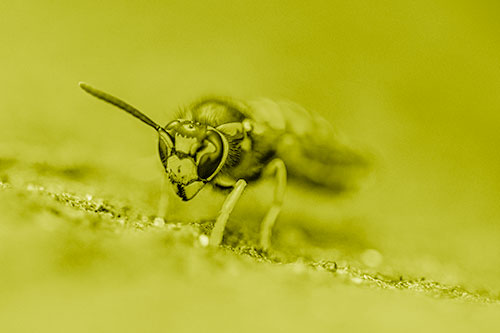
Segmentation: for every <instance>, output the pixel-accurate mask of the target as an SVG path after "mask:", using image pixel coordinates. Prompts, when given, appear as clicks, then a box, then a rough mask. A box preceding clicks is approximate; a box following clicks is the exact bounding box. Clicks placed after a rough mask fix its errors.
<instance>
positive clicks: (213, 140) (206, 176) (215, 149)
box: [196, 131, 224, 181]
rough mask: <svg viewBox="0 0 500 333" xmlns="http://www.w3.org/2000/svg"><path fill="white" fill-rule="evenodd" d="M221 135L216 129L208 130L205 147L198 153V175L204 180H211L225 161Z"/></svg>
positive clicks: (204, 142)
mask: <svg viewBox="0 0 500 333" xmlns="http://www.w3.org/2000/svg"><path fill="white" fill-rule="evenodd" d="M220 136H221V134H219V133H217V132H215V131H208V133H207V137H206V138H205V139H204V140H203V148H202V149H201V150H200V151H199V152H198V154H197V155H196V160H197V162H198V176H199V177H200V178H201V179H203V180H207V181H210V180H211V179H212V178H213V177H214V176H215V174H216V172H218V170H220V168H221V167H222V164H223V163H224V158H223V157H224V144H223V141H222V138H221V137H220Z"/></svg>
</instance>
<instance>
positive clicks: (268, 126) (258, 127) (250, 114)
mask: <svg viewBox="0 0 500 333" xmlns="http://www.w3.org/2000/svg"><path fill="white" fill-rule="evenodd" d="M80 87H81V88H82V89H83V90H85V91H86V92H87V93H89V94H91V95H93V96H95V97H97V98H99V99H101V100H103V101H105V102H108V103H110V104H113V105H115V106H117V107H118V108H120V109H122V110H124V111H126V112H128V113H129V114H131V115H132V116H134V117H136V118H138V119H139V120H141V121H142V122H144V123H146V124H147V125H149V126H151V127H152V128H154V129H155V130H156V131H157V133H158V135H159V144H158V150H159V155H160V159H161V163H162V164H163V167H164V168H165V172H166V174H165V175H166V177H168V181H169V182H170V183H171V185H172V187H173V189H174V191H175V193H176V194H177V195H178V196H179V197H180V198H181V199H182V200H184V201H188V200H190V199H192V198H193V197H195V196H196V194H197V193H198V192H199V191H200V190H201V189H202V188H203V187H204V186H205V185H206V184H211V185H212V186H214V187H215V188H218V189H226V190H227V189H229V190H231V191H230V193H229V195H228V196H227V197H226V199H225V201H224V203H223V205H222V208H221V210H220V212H219V215H218V216H217V219H216V221H215V225H214V228H213V229H212V232H211V235H210V238H209V244H210V245H212V246H218V245H219V244H220V243H221V241H222V237H223V234H224V229H225V226H226V223H227V221H228V219H229V216H230V214H231V212H232V210H233V208H234V207H235V205H236V203H237V201H238V200H239V198H240V197H241V195H242V193H243V190H244V189H245V187H246V186H247V183H251V182H254V181H256V180H258V179H260V178H262V177H264V176H271V177H274V179H275V185H274V186H275V189H274V194H273V199H272V203H271V207H270V208H269V210H268V211H267V213H266V215H265V217H264V219H263V220H262V223H261V231H260V246H261V247H262V248H263V249H268V248H269V247H270V245H271V236H272V230H273V226H274V224H275V222H276V219H277V218H278V215H279V213H280V211H281V206H282V204H283V199H284V195H285V188H286V184H287V170H288V174H289V176H290V177H293V178H296V179H298V180H303V181H306V182H307V183H309V184H312V185H315V186H318V187H322V188H326V189H328V190H330V191H332V192H335V193H339V192H343V191H346V190H350V189H353V188H355V187H356V184H357V179H359V176H360V175H361V174H363V173H365V172H366V170H367V166H368V164H369V163H368V159H367V158H366V155H365V154H363V153H360V152H359V151H356V150H354V149H352V148H350V147H348V146H347V145H345V144H341V143H340V141H339V140H338V136H337V135H336V134H335V132H334V131H333V129H332V127H331V125H330V124H329V123H328V122H327V121H326V120H325V119H324V118H322V117H320V116H319V115H317V114H314V113H312V112H308V111H307V110H305V109H304V108H302V107H300V106H299V105H297V104H294V103H291V102H275V101H271V100H268V99H262V100H257V101H253V102H242V101H237V100H235V99H230V98H220V97H210V98H204V99H201V100H199V101H197V102H195V103H193V104H192V105H191V106H190V107H188V108H186V109H184V110H182V114H181V115H180V117H179V118H178V119H175V120H173V121H171V122H169V123H168V124H167V125H166V126H165V127H162V126H160V125H158V124H157V123H156V122H154V121H153V120H151V119H150V118H149V117H148V116H146V115H145V114H143V113H142V112H140V111H139V110H138V109H136V108H135V107H133V106H131V105H130V104H128V103H126V102H124V101H122V100H120V99H118V98H116V97H114V96H112V95H110V94H107V93H105V92H103V91H100V90H98V89H96V88H93V87H91V86H90V85H88V84H86V83H80ZM163 191H164V189H163ZM161 197H162V199H161V200H167V199H166V198H167V197H166V195H165V194H164V193H162V195H161ZM160 206H166V205H165V204H164V203H163V204H162V203H161V202H160Z"/></svg>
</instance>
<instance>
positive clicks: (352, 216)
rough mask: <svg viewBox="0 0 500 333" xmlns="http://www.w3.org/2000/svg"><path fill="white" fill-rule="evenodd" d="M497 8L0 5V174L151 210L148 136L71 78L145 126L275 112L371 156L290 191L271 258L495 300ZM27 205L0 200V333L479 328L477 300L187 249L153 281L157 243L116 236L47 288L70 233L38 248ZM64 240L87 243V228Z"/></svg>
mask: <svg viewBox="0 0 500 333" xmlns="http://www.w3.org/2000/svg"><path fill="white" fill-rule="evenodd" d="M499 11H500V3H498V2H496V1H480V2H467V1H442V0H441V1H427V0H424V1H394V0H389V1H343V2H340V1H294V2H291V1H281V2H272V1H244V2H230V1H199V2H188V3H186V1H126V2H124V1H77V2H69V1H1V2H0V66H1V67H0V77H1V79H0V91H1V93H0V176H1V177H5V176H6V175H7V176H8V177H10V178H9V181H10V182H12V183H16V182H18V183H23V182H35V183H41V185H45V186H55V187H58V188H60V189H61V190H65V191H69V192H77V193H80V194H82V195H83V194H84V193H86V192H89V193H94V194H96V195H99V196H100V197H103V198H113V199H114V200H124V201H126V202H127V204H128V205H131V206H133V207H134V208H136V209H140V210H143V211H145V212H146V213H147V214H154V213H155V210H156V198H157V194H158V187H159V182H160V175H161V168H160V166H159V165H158V164H159V161H158V157H157V151H156V149H157V146H156V144H157V143H156V140H157V138H156V136H155V135H154V132H153V131H152V130H151V129H149V128H147V127H146V126H144V125H143V124H140V123H139V122H138V121H136V120H133V119H132V118H131V117H130V116H128V115H125V114H124V113H123V112H121V111H119V110H117V109H113V108H112V107H111V106H109V105H105V104H104V103H102V102H100V101H97V100H95V99H92V98H90V97H89V96H88V95H87V94H85V93H83V92H82V91H81V90H80V88H79V87H78V82H79V81H86V82H89V83H91V84H93V85H95V86H96V87H99V88H101V89H103V90H105V91H107V92H110V93H112V94H115V95H117V96H119V97H121V98H123V99H125V100H126V101H128V102H130V103H131V104H133V105H134V106H136V107H138V108H139V109H141V110H142V111H144V112H145V113H146V114H148V115H149V116H150V117H151V118H152V119H154V120H155V121H158V122H160V123H162V124H163V123H166V122H168V121H169V120H171V119H172V117H174V114H175V112H176V110H177V108H178V107H179V106H182V105H186V104H189V103H190V102H191V101H192V100H193V99H195V98H198V97H199V96H200V95H203V94H213V93H215V94H222V95H230V96H234V97H238V98H243V99H251V98H257V97H269V98H274V99H290V100H293V101H295V102H297V103H299V104H300V105H303V106H304V107H306V108H308V109H311V110H314V111H316V112H318V113H320V114H322V115H323V116H324V117H326V118H327V119H328V120H329V121H331V122H332V123H333V124H334V126H335V127H336V128H337V129H338V130H339V131H340V132H342V133H343V134H345V136H346V137H348V138H350V139H351V141H353V143H355V144H359V145H362V146H365V147H367V148H368V149H369V150H370V151H372V152H374V154H375V155H376V156H377V158H378V160H377V165H376V169H375V172H374V174H373V177H372V178H371V179H370V181H369V182H368V184H367V187H366V188H365V189H363V191H362V192H361V193H359V194H357V195H356V196H354V197H353V198H348V199H342V200H337V199H332V198H329V197H328V196H327V195H324V194H320V193H316V192H314V191H310V192H303V191H302V192H301V189H300V188H297V187H292V188H291V189H290V190H289V193H288V198H287V202H286V204H285V208H284V211H283V213H282V215H281V219H280V222H278V224H277V227H278V228H279V227H280V226H281V228H282V229H281V230H288V231H287V232H285V231H284V232H282V234H281V236H280V237H281V238H280V239H281V242H282V244H285V245H286V247H287V248H288V249H289V250H290V251H292V252H293V251H296V252H295V253H299V254H300V253H309V254H310V253H314V254H315V256H316V257H317V258H324V259H329V260H340V261H342V260H344V262H345V263H346V264H349V263H350V260H351V259H350V258H351V256H352V257H353V258H361V257H360V256H361V255H362V254H363V253H365V252H366V251H367V250H369V249H375V250H376V251H377V252H376V253H381V254H382V255H383V265H382V266H380V267H379V269H380V270H382V271H390V272H392V273H394V274H400V275H403V276H413V277H426V278H429V279H435V280H438V281H440V282H442V283H446V284H449V285H462V286H465V287H466V288H468V289H470V290H475V291H480V292H485V293H489V294H490V295H493V296H498V295H499V293H500V280H499V276H500V265H499V264H500V262H499V260H500V245H499V241H498V240H499V239H500V223H499V220H500V219H499V217H500V205H499V204H498V196H499V192H500V172H499V164H500V153H499V149H498V144H499V143H500V131H499V130H498V129H499V125H500V112H499V109H500V97H499V96H500V94H499V92H500V62H499V59H500V20H498V13H499ZM11 158H15V159H16V160H19V161H23V163H31V164H30V165H33V163H36V165H38V168H35V169H34V170H32V171H28V172H20V173H19V172H18V171H16V166H13V167H9V168H7V167H6V164H7V162H6V160H7V159H11ZM44 166H51V167H52V166H55V167H57V168H60V169H61V170H62V169H65V168H69V167H73V166H74V167H76V169H77V170H80V172H81V173H82V174H83V176H82V177H81V178H78V177H73V178H72V177H66V178H64V177H62V178H61V177H60V178H57V179H58V181H57V182H56V181H54V180H53V179H51V180H44V178H43V177H44V175H46V174H47V173H51V172H52V171H53V170H52V169H51V168H48V167H47V168H46V169H44ZM85 167H86V168H88V169H82V168H85ZM47 170H52V171H47ZM82 170H83V171H82ZM44 172H45V173H44ZM77 174H78V172H77ZM252 191H253V192H252ZM271 192H272V190H271V189H269V188H268V187H266V186H265V185H263V186H260V187H257V188H256V189H253V190H250V192H249V194H248V195H247V200H246V201H244V203H242V204H241V205H240V206H239V208H237V209H236V211H235V216H234V221H236V222H235V223H236V224H237V223H240V224H242V225H246V224H250V225H251V224H252V223H254V224H255V223H256V222H255V221H254V220H256V221H258V219H259V218H261V216H262V215H263V214H264V212H265V207H266V205H267V204H268V203H269V200H267V199H266V195H267V194H270V193H271ZM266 193H267V194H266ZM244 198H245V197H244ZM244 198H243V200H244ZM40 200H42V199H40ZM44 200H45V199H44ZM221 200H222V199H221V198H219V197H217V200H213V199H212V195H211V194H210V193H208V192H206V193H202V194H200V198H199V199H197V200H196V201H194V202H193V203H190V204H188V206H181V205H180V203H175V205H174V207H177V208H178V211H176V212H177V213H176V214H177V216H175V218H176V219H184V220H188V221H189V220H190V218H191V217H190V215H189V213H190V212H192V211H193V210H194V208H197V214H198V215H206V216H210V214H211V212H212V211H213V210H215V211H216V210H217V207H218V206H217V204H218V203H221ZM38 201H39V199H37V197H34V198H32V197H29V198H26V197H25V196H24V195H23V194H19V195H17V194H15V195H14V194H11V193H9V192H6V194H5V193H4V194H2V198H1V202H0V222H1V224H0V226H1V227H0V238H1V240H2V245H0V258H2V256H3V257H4V261H3V262H4V263H6V264H4V265H1V266H0V275H1V276H2V277H3V279H4V283H3V285H2V286H1V287H0V293H1V294H3V296H4V297H1V300H0V314H1V317H0V325H2V323H5V325H6V327H7V328H9V330H6V331H12V330H13V328H14V327H16V325H17V326H18V328H24V329H25V330H26V331H32V329H33V328H40V329H46V330H47V331H54V330H57V329H58V328H59V329H62V327H65V328H66V329H67V330H72V331H78V330H80V331H89V330H91V329H92V328H95V327H97V326H98V325H99V323H102V324H103V325H104V324H105V326H106V328H108V329H110V328H113V327H118V328H120V329H129V330H131V331H134V330H135V331H138V330H141V329H142V330H146V331H148V330H152V329H153V328H156V329H163V328H165V327H167V326H168V323H170V324H171V325H173V326H174V327H175V328H177V329H178V330H181V329H183V330H186V331H189V330H194V329H197V330H200V331H204V330H205V328H206V327H207V326H203V325H208V326H209V327H210V328H213V329H215V328H216V327H218V328H221V329H227V328H230V327H234V326H237V325H247V327H250V328H269V329H274V330H277V329H278V328H285V329H292V330H296V331H303V330H305V328H310V329H313V328H318V329H320V328H322V329H323V330H324V331H333V330H339V331H342V330H348V329H349V328H358V329H374V330H377V329H380V330H394V331H397V330H400V329H402V328H405V331H411V330H412V329H413V330H414V331H415V332H418V331H423V330H426V331H432V330H434V331H445V330H450V331H458V330H463V331H471V330H472V329H473V328H477V329H478V330H479V331H480V330H481V329H483V330H486V328H488V327H489V326H493V325H497V327H498V325H499V323H498V319H496V317H498V315H497V313H498V310H499V309H498V306H496V305H488V306H478V305H470V304H462V303H460V302H458V301H449V300H446V301H445V300H434V299H431V298H425V297H423V296H419V295H414V294H411V293H397V292H391V291H379V290H366V289H362V288H358V287H356V286H350V285H349V286H346V285H344V284H342V283H340V282H338V281H337V280H334V281H337V282H328V283H326V282H325V283H326V284H325V283H324V282H323V280H321V281H317V280H314V279H312V280H309V279H304V278H302V277H301V278H296V277H295V275H292V276H293V277H289V276H288V275H287V272H282V271H279V272H278V273H276V274H277V276H275V275H273V273H272V272H268V271H267V269H268V268H263V267H260V266H259V265H256V267H253V266H251V265H250V266H249V267H246V266H245V268H242V269H241V273H242V274H241V275H235V276H234V277H232V275H231V274H232V273H231V272H225V271H219V270H217V267H218V266H216V264H213V261H212V259H210V260H208V263H207V264H206V267H205V266H204V265H205V264H203V262H204V260H203V258H202V259H200V258H198V257H196V256H201V257H203V254H199V253H198V252H196V251H198V250H196V251H195V253H196V255H193V254H192V253H191V250H186V251H187V252H186V253H189V254H190V255H191V257H187V258H186V260H185V261H184V260H183V261H180V262H182V265H184V266H183V267H182V268H179V267H177V266H175V263H177V264H178V262H179V261H178V260H177V259H175V260H174V259H172V261H171V262H170V261H168V260H167V262H169V263H168V264H166V265H169V264H172V265H174V267H157V266H155V265H157V264H158V263H161V262H163V261H162V258H163V257H162V255H165V252H162V251H163V250H164V249H163V245H162V243H161V242H159V241H158V242H153V243H152V244H151V243H148V242H147V241H145V240H144V239H142V238H141V237H143V236H137V237H139V240H137V239H136V238H134V237H132V239H133V240H132V242H128V241H127V239H122V238H121V237H119V239H118V240H115V241H116V242H118V244H120V246H122V247H123V252H120V251H118V250H116V251H115V250H113V248H114V246H115V245H116V244H114V243H113V242H114V241H113V240H109V239H108V236H102V235H98V236H96V242H97V243H101V242H108V243H106V244H104V245H102V246H103V250H102V253H105V254H106V256H105V258H104V259H103V262H104V263H105V266H106V267H107V268H103V267H101V268H95V267H93V266H92V267H91V268H88V270H89V272H87V273H85V274H81V278H80V277H79V276H80V273H79V272H78V270H77V268H75V267H74V266H71V265H69V266H68V267H66V266H64V265H65V264H64V265H63V266H64V267H66V268H65V269H67V270H68V271H69V275H70V276H68V275H66V274H67V272H66V271H63V272H61V271H58V269H56V268H54V267H53V266H52V264H50V263H52V262H53V261H54V260H56V259H54V258H57V255H58V254H60V253H65V251H67V250H68V249H67V248H66V247H65V245H64V244H66V243H65V242H66V241H68V242H71V241H73V240H74V239H73V236H71V237H70V236H68V235H66V234H63V235H60V233H59V232H56V233H55V234H50V235H46V234H45V233H44V232H41V234H39V233H38V231H39V229H38V228H42V229H44V228H45V227H43V225H45V224H44V223H45V222H44V221H46V220H47V221H52V220H53V219H54V217H53V216H52V215H50V214H49V213H47V212H46V211H45V210H44V209H41V211H40V210H38V208H37V207H38V206H42V207H43V206H44V205H51V203H46V202H45V201H42V202H41V203H40V202H38ZM215 201H217V202H215ZM49 202H50V201H49ZM207 206H208V207H209V208H204V207H207ZM185 207H188V208H185ZM193 207H194V208H193ZM30 211H32V212H30ZM87 218H88V217H84V218H83V219H84V220H86V219H87ZM61 221H65V219H64V218H62V219H61ZM251 221H254V222H251ZM61 223H63V224H64V222H61ZM20 224H22V227H21V226H20ZM40 225H42V227H40ZM58 228H63V227H61V226H60V225H58V227H56V229H57V230H59V229H58ZM248 228H252V227H248ZM49 229H50V228H49ZM44 230H45V229H44ZM70 230H71V232H74V233H77V234H78V233H79V232H82V233H83V235H81V236H78V235H76V236H74V237H77V238H78V239H81V242H82V244H87V245H88V244H93V243H92V240H89V239H87V238H86V237H87V236H85V235H86V233H87V232H89V231H88V230H86V229H85V230H80V229H79V228H76V229H72V228H70ZM304 235H308V236H307V237H305V236H304ZM89 237H90V236H89ZM304 237H305V238H307V241H304V239H305V238H304ZM109 242H110V243H109ZM134 242H135V243H134ZM137 242H139V243H137ZM140 242H144V244H142V243H140ZM294 242H296V243H295V244H299V245H300V246H296V248H295V249H294V248H293V244H294ZM146 244H147V245H146ZM143 246H144V248H145V249H146V250H145V253H143V252H140V253H136V252H135V250H138V249H140V248H142V247H143ZM84 247H85V246H84ZM176 249H177V248H176ZM339 249H341V250H339ZM148 250H150V251H151V253H150V252H148ZM176 251H180V250H179V249H177V250H176ZM200 251H201V250H200ZM339 251H340V252H339ZM201 253H203V251H202V252H201ZM339 253H340V254H339ZM87 255H88V254H86V252H84V255H83V258H86V256H87ZM128 256H131V260H130V261H128V259H129V257H128ZM143 256H144V257H143ZM193 256H194V257H193ZM69 258H70V259H69V262H72V259H71V258H72V257H71V256H69ZM174 258H178V259H179V260H181V259H180V258H182V253H177V252H176V254H174ZM226 259H227V258H226V257H223V259H221V260H223V261H224V260H226ZM85 260H86V259H84V261H85ZM89 260H90V261H92V260H91V259H89ZM190 260H192V263H191V264H190V262H191V261H190ZM227 260H229V259H227ZM231 260H232V259H231ZM352 260H354V259H352ZM360 260H361V259H360ZM117 262H118V263H117ZM120 262H121V263H124V262H126V263H125V264H124V265H125V268H123V267H122V266H121V265H120V264H119V263H120ZM44 264H46V265H45V266H44ZM212 264H213V265H212ZM179 265H180V264H179ZM56 267H59V266H57V265H56ZM85 267H86V266H85ZM273 269H274V268H269V270H273ZM134 272H136V275H134ZM212 273H213V274H212ZM123 274H125V275H126V276H128V277H122V275H123ZM129 275H130V276H129ZM122 278H123V279H122ZM8 281H10V282H9V283H10V284H7V282H8ZM204 281H205V282H204ZM329 283H330V284H329ZM1 294H0V295H1ZM122 314H124V315H123V316H122ZM193 317H194V318H193ZM70 318H75V319H70ZM495 321H496V322H495ZM36 323H40V325H39V326H38V325H36ZM157 324H158V325H159V326H157ZM281 324H282V325H281ZM115 325H116V326H115ZM148 325H151V326H148ZM314 325H317V326H314ZM30 328H31V329H30ZM490 328H491V327H490Z"/></svg>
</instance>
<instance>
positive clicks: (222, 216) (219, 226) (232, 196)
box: [209, 179, 247, 246]
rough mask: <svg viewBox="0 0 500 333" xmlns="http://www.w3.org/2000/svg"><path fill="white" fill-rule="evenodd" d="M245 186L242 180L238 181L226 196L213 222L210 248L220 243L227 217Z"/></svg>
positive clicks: (245, 183)
mask: <svg viewBox="0 0 500 333" xmlns="http://www.w3.org/2000/svg"><path fill="white" fill-rule="evenodd" d="M246 186H247V182H246V181H245V180H243V179H240V180H238V181H237V182H236V184H235V185H234V188H233V190H232V191H231V193H229V195H228V196H227V198H226V200H225V201H224V204H223V205H222V208H221V210H220V213H219V216H218V217H217V220H216V221H215V225H214V228H213V229H212V233H211V234H210V240H209V244H210V245H211V246H219V245H220V243H221V242H222V236H223V235H224V229H225V228H226V223H227V220H228V218H229V215H230V214H231V212H232V211H233V209H234V206H235V205H236V202H238V199H239V198H240V197H241V194H242V193H243V190H244V189H245V187H246Z"/></svg>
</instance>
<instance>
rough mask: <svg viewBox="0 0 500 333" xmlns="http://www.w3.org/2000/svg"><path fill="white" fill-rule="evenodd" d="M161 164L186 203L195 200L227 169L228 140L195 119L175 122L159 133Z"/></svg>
mask: <svg viewBox="0 0 500 333" xmlns="http://www.w3.org/2000/svg"><path fill="white" fill-rule="evenodd" d="M158 133H160V139H159V147H158V148H159V153H160V159H161V162H162V164H163V166H164V168H165V171H166V172H167V174H168V177H169V179H170V182H171V183H172V185H173V186H174V189H175V191H176V193H177V195H178V196H179V197H181V198H182V199H183V200H184V201H187V200H190V199H192V198H193V197H194V196H195V195H196V194H197V193H198V192H199V191H200V190H201V189H202V188H203V186H204V185H205V184H206V183H208V182H209V181H211V180H212V179H213V178H214V177H215V176H216V175H217V174H218V172H219V171H220V170H221V169H222V167H223V166H224V163H225V161H226V159H227V155H228V143H227V139H226V137H225V136H224V135H223V134H222V133H221V132H219V131H218V130H217V129H215V128H213V127H210V126H207V125H204V124H200V123H198V122H194V121H191V120H174V121H172V122H170V123H169V124H168V125H167V126H165V128H164V130H161V131H158Z"/></svg>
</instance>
